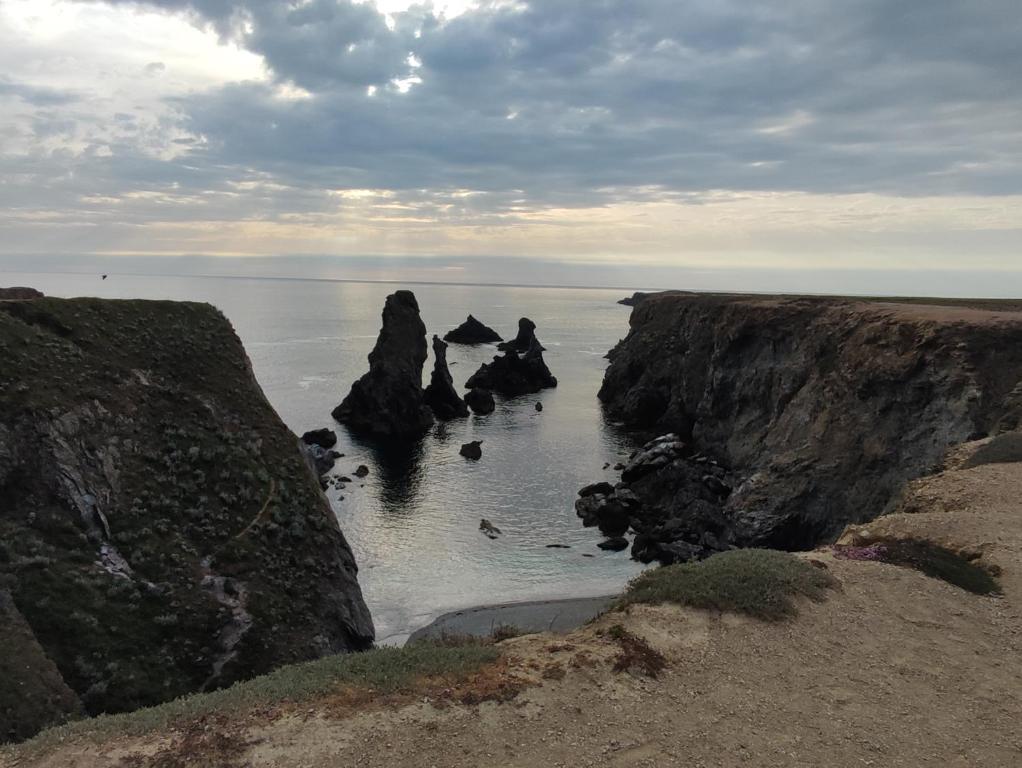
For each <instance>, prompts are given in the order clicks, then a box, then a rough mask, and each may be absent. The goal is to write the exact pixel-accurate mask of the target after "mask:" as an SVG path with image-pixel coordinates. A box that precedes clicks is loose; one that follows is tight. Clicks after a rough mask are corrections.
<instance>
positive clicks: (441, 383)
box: [424, 335, 468, 421]
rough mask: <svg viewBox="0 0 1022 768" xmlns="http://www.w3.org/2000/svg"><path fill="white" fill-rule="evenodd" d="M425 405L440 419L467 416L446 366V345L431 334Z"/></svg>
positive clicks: (463, 402) (463, 403) (466, 408)
mask: <svg viewBox="0 0 1022 768" xmlns="http://www.w3.org/2000/svg"><path fill="white" fill-rule="evenodd" d="M424 397H425V400H426V405H428V406H429V407H430V409H431V410H432V411H433V415H434V416H436V417H437V418H438V419H440V420H441V421H448V420H450V419H456V418H458V417H459V416H468V406H467V405H465V401H464V400H463V399H462V398H461V396H460V395H459V394H458V393H457V391H456V390H455V389H454V379H453V378H451V371H450V369H449V368H448V367H447V345H446V344H445V343H444V342H443V341H441V340H440V337H439V336H436V335H434V336H433V373H432V375H431V376H430V380H429V386H428V387H426V392H425V395H424Z"/></svg>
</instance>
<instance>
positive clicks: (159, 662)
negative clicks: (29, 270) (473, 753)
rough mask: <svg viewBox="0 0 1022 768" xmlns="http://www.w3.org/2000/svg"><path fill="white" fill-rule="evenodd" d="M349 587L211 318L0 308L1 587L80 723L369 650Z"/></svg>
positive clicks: (300, 466) (177, 311)
mask: <svg viewBox="0 0 1022 768" xmlns="http://www.w3.org/2000/svg"><path fill="white" fill-rule="evenodd" d="M356 575H357V568H356V565H355V561H354V557H353V556H352V552H351V549H350V548H349V546H348V544H347V542H346V541H345V538H344V535H343V534H342V533H341V531H340V529H339V528H338V526H337V519H336V517H335V516H334V515H333V513H332V511H331V509H330V506H329V504H328V502H327V500H326V498H325V497H324V496H323V494H322V492H321V491H320V490H319V485H318V483H317V479H316V477H315V476H314V475H313V474H312V472H311V471H310V470H309V469H308V467H307V466H306V463H305V461H304V459H303V458H302V456H301V454H300V452H299V450H298V439H297V438H296V437H295V435H294V434H292V433H291V432H290V430H288V429H287V427H286V426H285V425H284V424H283V423H282V422H281V420H280V418H279V417H278V416H277V414H276V413H274V411H273V409H272V408H271V406H270V404H269V403H268V402H267V401H266V398H265V397H264V395H263V393H262V390H261V389H260V388H259V385H258V384H257V382H256V381H255V378H254V377H253V376H252V371H251V367H250V365H249V361H248V357H247V356H246V354H245V351H244V349H243V348H242V346H241V342H240V341H239V340H238V338H237V336H236V335H235V334H234V331H233V329H232V328H231V326H230V323H228V322H227V320H226V319H225V318H224V317H223V315H221V314H220V313H219V312H218V311H217V310H216V309H214V308H213V307H211V306H209V305H205V304H194V303H182V302H157V301H110V300H100V299H74V300H63V299H48V298H43V299H37V300H34V301H9V302H2V303H0V584H2V585H3V586H2V589H6V590H8V591H9V592H10V595H11V597H12V599H13V601H14V604H15V605H16V607H17V609H18V611H19V612H20V614H21V615H22V616H23V617H24V621H25V623H26V624H27V626H28V627H29V628H30V630H31V633H32V635H33V636H34V638H35V642H36V643H37V644H38V646H39V648H41V649H42V651H43V652H44V653H45V655H46V656H47V657H48V658H49V659H50V660H51V661H52V662H53V664H54V665H55V666H56V669H57V670H58V671H59V674H60V677H61V678H62V679H63V681H64V683H65V684H66V685H67V687H68V688H70V689H71V690H72V691H74V693H75V694H76V695H77V696H78V697H79V699H80V700H81V702H82V704H83V706H84V708H85V710H86V711H87V712H88V713H92V714H95V713H99V712H121V711H126V710H131V709H136V708H138V707H141V706H148V705H153V704H157V703H160V702H163V701H167V700H169V699H173V698H176V697H178V696H182V695H185V694H188V693H192V692H196V691H200V690H204V689H210V688H216V687H219V686H224V685H229V684H231V683H232V682H234V681H237V680H239V679H243V678H247V677H251V676H253V675H257V674H263V673H265V672H268V671H270V670H272V669H273V668H275V667H277V666H279V665H281V664H284V663H290V662H294V661H299V660H303V659H311V658H316V657H319V656H322V655H325V654H330V653H338V652H344V651H351V650H361V649H364V648H366V647H367V646H369V645H370V644H371V642H372V639H373V625H372V620H371V619H370V616H369V612H368V610H367V608H366V606H365V603H364V602H363V599H362V594H361V591H360V589H359V585H358V581H357V579H356ZM0 655H2V652H0ZM0 679H3V676H0ZM22 732H23V731H22Z"/></svg>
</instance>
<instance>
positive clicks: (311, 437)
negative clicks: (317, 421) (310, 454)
mask: <svg viewBox="0 0 1022 768" xmlns="http://www.w3.org/2000/svg"><path fill="white" fill-rule="evenodd" d="M302 442H303V443H305V444H306V445H318V446H319V447H320V448H333V447H334V446H335V445H337V433H336V432H334V431H333V430H332V429H327V428H326V427H323V428H322V429H310V430H309V431H308V432H306V433H305V434H304V435H302Z"/></svg>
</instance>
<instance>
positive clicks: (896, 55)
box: [0, 0, 1022, 214]
mask: <svg viewBox="0 0 1022 768" xmlns="http://www.w3.org/2000/svg"><path fill="white" fill-rule="evenodd" d="M145 5H146V6H148V7H158V8H161V9H163V10H165V11H167V12H172V13H184V14H188V15H189V17H190V18H191V19H192V20H193V21H194V22H195V23H196V24H198V25H200V26H208V27H211V28H212V29H215V30H216V32H217V34H219V35H220V37H221V38H222V39H223V40H225V41H231V42H233V43H236V44H238V45H240V46H242V47H244V48H246V49H248V50H250V51H253V52H255V53H258V54H260V55H261V56H263V57H264V59H265V61H266V64H267V66H268V68H269V70H270V72H271V75H272V79H273V80H272V82H268V83H266V82H246V83H236V84H232V85H229V86H226V87H223V88H220V89H217V90H213V91H207V92H203V93H195V94H193V95H191V96H189V97H187V98H184V99H179V100H177V101H175V102H174V106H175V108H176V114H177V117H178V122H177V124H176V126H175V127H176V128H178V129H180V130H182V131H184V132H185V133H186V134H188V136H190V137H192V141H190V142H189V141H188V139H186V138H181V137H177V138H176V139H173V141H175V142H176V146H177V147H178V148H179V149H181V150H182V151H184V154H183V155H178V156H177V157H176V158H175V159H173V160H169V161H154V160H151V159H147V158H142V157H140V156H139V155H138V152H137V149H133V148H132V146H131V145H130V143H128V142H124V143H122V144H120V145H118V146H115V147H112V149H113V151H114V154H115V156H116V157H115V159H113V160H110V159H107V160H97V159H95V158H93V159H89V160H88V162H90V163H92V164H96V163H102V164H103V165H102V169H101V170H102V173H101V174H100V176H99V178H100V179H101V182H100V183H101V185H102V186H103V187H104V189H106V190H108V191H111V192H116V191H117V190H118V189H123V188H128V189H135V188H138V187H154V188H156V187H160V185H164V184H172V185H176V187H175V189H177V190H179V191H180V192H181V193H182V194H186V193H187V192H188V191H189V190H193V191H196V192H199V191H202V190H214V191H223V192H224V194H225V195H229V194H230V191H229V185H230V183H232V182H238V181H242V180H252V179H256V180H260V179H261V180H273V181H274V182H275V183H278V184H281V185H283V186H285V187H291V188H295V189H303V190H305V191H306V192H307V194H303V195H289V194H283V193H282V194H280V195H271V196H270V198H272V199H267V200H266V203H265V204H266V205H267V206H269V207H272V206H275V205H279V206H281V209H280V210H316V209H318V208H319V207H321V206H322V205H323V204H324V202H323V199H322V198H320V197H317V196H316V194H315V191H316V190H326V189H337V188H386V189H392V190H403V191H406V192H405V194H407V195H411V196H415V195H419V196H421V195H424V194H425V193H422V192H415V190H424V189H429V190H438V191H443V190H456V189H472V190H481V191H485V192H487V193H489V194H487V195H483V196H480V197H479V198H478V199H475V200H473V201H471V202H465V203H464V204H463V205H464V206H466V210H471V209H472V206H476V207H477V210H476V213H478V214H481V213H482V212H483V211H484V210H486V209H489V210H515V209H516V207H517V208H521V206H523V205H525V206H543V205H593V204H603V203H607V202H614V201H615V200H618V199H622V198H625V199H632V200H634V199H637V198H642V197H643V196H672V195H673V196H680V197H684V198H685V199H698V196H699V194H700V193H702V192H704V191H706V190H713V189H725V190H728V189H729V190H784V191H788V190H799V191H807V192H839V193H840V192H864V191H868V192H880V193H890V194H898V195H922V194H966V193H978V194H1006V193H1018V192H1020V191H1022V190H1020V189H1019V186H1020V184H1019V182H1020V179H1022V46H1020V45H1019V44H1018V41H1019V40H1020V39H1022V8H1020V6H1019V4H1018V2H1017V0H973V1H972V2H968V3H963V2H960V0H900V1H899V2H891V1H890V0H834V1H832V2H823V1H822V0H772V1H771V2H738V1H737V0H686V1H684V2H679V0H599V1H595V0H549V1H547V2H534V3H531V4H528V5H525V4H507V3H484V4H483V5H482V7H480V8H479V9H477V10H474V11H471V12H468V13H465V14H462V15H460V16H458V17H456V18H454V19H451V20H442V19H440V18H438V17H436V16H434V15H433V14H432V13H431V12H430V11H429V10H427V9H425V8H413V9H411V10H409V11H408V12H405V13H401V14H397V15H396V16H395V17H394V18H393V20H392V21H393V23H392V24H390V25H388V23H387V19H386V18H385V17H384V16H383V15H381V14H380V13H379V12H377V10H376V9H375V7H374V6H373V5H370V4H364V3H354V2H348V1H347V0H311V1H310V2H305V3H282V2H270V1H269V0H152V2H149V3H145ZM413 76H414V77H415V78H417V79H418V80H419V81H421V82H415V83H411V82H406V83H405V86H404V87H405V88H406V89H407V92H401V89H399V88H398V87H397V86H396V84H395V83H396V82H397V81H402V80H406V81H407V78H409V77H413ZM283 84H287V85H290V86H297V87H299V88H301V89H304V90H305V91H307V92H308V93H309V94H310V95H311V98H307V99H304V100H302V99H299V100H293V99H286V98H281V96H280V92H279V90H278V86H280V85H283ZM7 87H8V88H10V87H13V86H10V85H9V84H8V86H7ZM3 88H4V82H3V81H0V93H2V92H3ZM370 88H373V89H375V93H374V95H369V94H368V92H367V89H370ZM18 95H19V96H21V98H23V99H26V100H30V99H31V97H30V96H26V95H24V94H22V93H19V94H18ZM35 98H36V99H39V98H44V97H42V96H40V95H39V94H36V95H35ZM37 103H38V102H37ZM57 125H58V124H57V123H56V122H54V123H53V126H54V127H57ZM522 200H525V201H526V202H525V203H523V202H521V201H522Z"/></svg>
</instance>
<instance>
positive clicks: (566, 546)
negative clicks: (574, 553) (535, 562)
mask: <svg viewBox="0 0 1022 768" xmlns="http://www.w3.org/2000/svg"><path fill="white" fill-rule="evenodd" d="M546 548H547V549H571V545H569V544H547V545H546Z"/></svg>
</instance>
